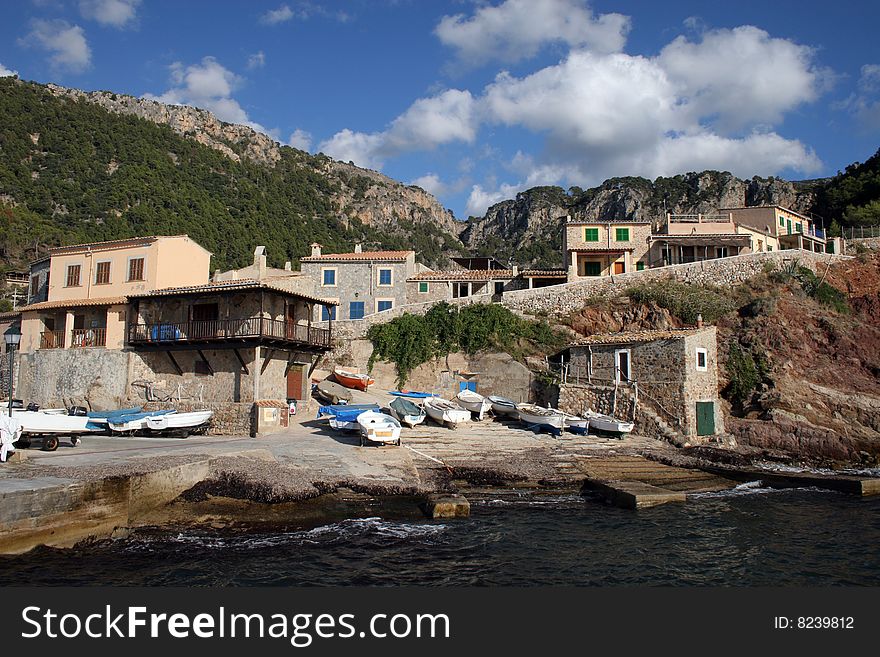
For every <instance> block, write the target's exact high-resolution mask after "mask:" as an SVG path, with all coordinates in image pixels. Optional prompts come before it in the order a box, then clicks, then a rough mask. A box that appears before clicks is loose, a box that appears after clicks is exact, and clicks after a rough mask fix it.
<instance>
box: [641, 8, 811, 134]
mask: <svg viewBox="0 0 880 657" xmlns="http://www.w3.org/2000/svg"><path fill="white" fill-rule="evenodd" d="M813 58H814V51H813V49H812V48H809V47H807V46H802V45H798V44H796V43H794V42H792V41H788V40H786V39H778V38H772V37H771V36H770V35H769V34H767V32H765V31H764V30H761V29H758V28H757V27H752V26H750V25H744V26H741V27H737V28H735V29H732V30H727V29H723V30H711V31H708V32H705V33H703V34H702V35H701V41H700V42H699V43H694V42H691V41H688V40H687V39H686V38H685V37H683V36H680V37H678V38H676V39H675V40H674V41H672V43H670V44H668V45H667V46H666V47H665V48H663V50H662V51H661V52H660V56H659V57H658V58H657V60H656V61H657V65H658V66H660V67H661V68H662V69H663V70H664V71H665V72H666V75H667V76H669V79H670V80H671V81H672V82H673V83H674V84H676V85H677V86H678V89H679V94H680V95H681V97H682V98H683V99H686V102H687V105H688V108H689V109H690V110H691V111H692V112H693V113H694V114H695V115H696V116H698V117H703V118H706V117H712V116H717V117H718V121H719V123H720V125H721V126H722V127H725V128H739V127H742V126H744V125H749V124H751V123H753V122H766V123H777V122H779V121H780V120H781V119H782V116H783V114H784V113H785V112H787V111H789V110H791V109H793V108H794V107H797V106H798V105H800V104H802V103H807V102H811V101H813V100H815V99H816V98H817V97H818V95H819V93H820V92H821V91H822V89H823V86H824V84H825V80H824V73H823V72H822V71H819V70H817V68H816V67H815V66H814V64H813Z"/></svg>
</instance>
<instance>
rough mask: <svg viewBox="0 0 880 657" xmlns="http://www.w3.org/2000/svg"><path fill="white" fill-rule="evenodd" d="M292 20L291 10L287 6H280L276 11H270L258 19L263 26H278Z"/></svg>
mask: <svg viewBox="0 0 880 657" xmlns="http://www.w3.org/2000/svg"><path fill="white" fill-rule="evenodd" d="M291 18H293V10H292V9H291V8H290V7H288V6H287V5H281V6H280V7H278V9H270V10H269V11H267V12H266V13H265V14H263V15H262V16H261V17H260V22H261V23H263V24H265V25H278V24H279V23H285V22H287V21H289V20H290V19H291Z"/></svg>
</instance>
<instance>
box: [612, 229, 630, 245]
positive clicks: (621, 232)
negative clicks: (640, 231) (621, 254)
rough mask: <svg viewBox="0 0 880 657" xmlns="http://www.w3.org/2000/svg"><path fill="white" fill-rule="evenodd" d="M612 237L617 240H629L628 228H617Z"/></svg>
mask: <svg viewBox="0 0 880 657" xmlns="http://www.w3.org/2000/svg"><path fill="white" fill-rule="evenodd" d="M614 239H615V241H617V242H629V228H617V229H616V230H615V235H614Z"/></svg>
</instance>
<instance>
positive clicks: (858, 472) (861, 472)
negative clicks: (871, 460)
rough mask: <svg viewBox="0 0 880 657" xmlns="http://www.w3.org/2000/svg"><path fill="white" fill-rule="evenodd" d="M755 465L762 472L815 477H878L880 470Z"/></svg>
mask: <svg viewBox="0 0 880 657" xmlns="http://www.w3.org/2000/svg"><path fill="white" fill-rule="evenodd" d="M755 465H756V466H758V467H759V468H761V469H762V470H767V471H769V472H783V473H790V474H817V475H853V476H856V477H880V468H843V469H841V470H831V469H829V468H811V467H809V466H806V465H783V464H781V463H767V462H765V461H760V462H758V463H756V464H755Z"/></svg>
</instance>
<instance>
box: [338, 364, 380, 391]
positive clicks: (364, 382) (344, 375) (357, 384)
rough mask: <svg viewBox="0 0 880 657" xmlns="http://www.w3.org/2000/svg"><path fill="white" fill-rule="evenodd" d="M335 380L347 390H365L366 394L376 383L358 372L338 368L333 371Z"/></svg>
mask: <svg viewBox="0 0 880 657" xmlns="http://www.w3.org/2000/svg"><path fill="white" fill-rule="evenodd" d="M333 378H334V379H336V381H338V382H339V383H341V384H342V385H344V386H345V387H346V388H354V389H355V390H363V391H364V392H366V391H367V388H369V387H370V386H371V385H373V384H374V383H376V382H375V381H374V380H373V379H372V378H371V377H370V376H368V375H367V374H358V373H357V372H351V371H349V370H343V369H339V368H338V367H337V368H336V369H334V370H333Z"/></svg>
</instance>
